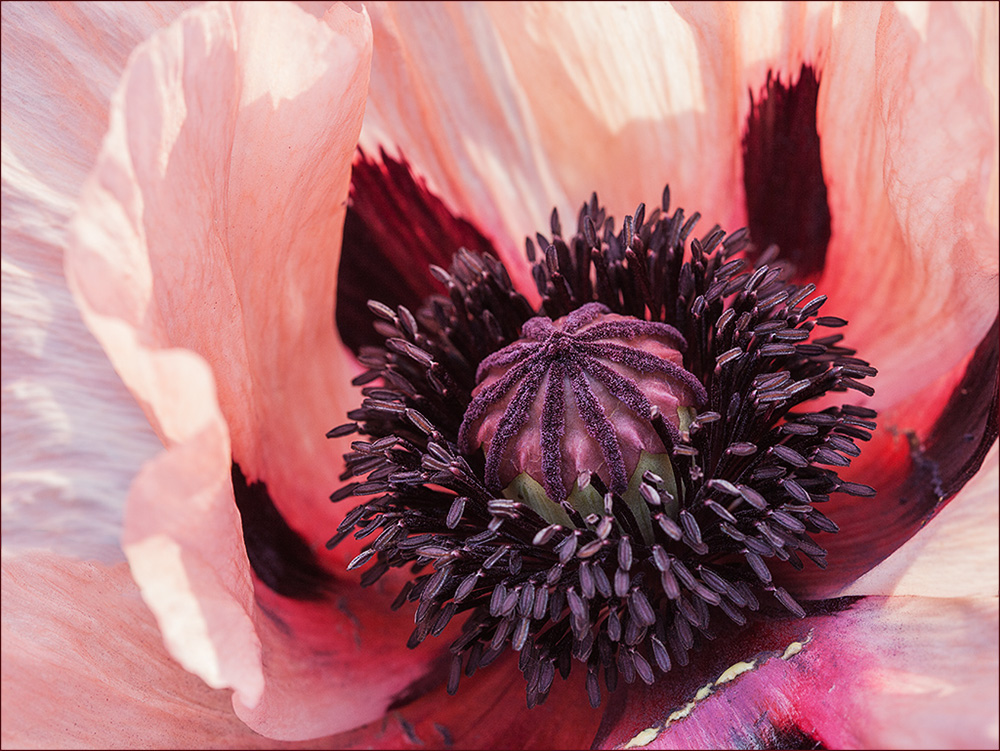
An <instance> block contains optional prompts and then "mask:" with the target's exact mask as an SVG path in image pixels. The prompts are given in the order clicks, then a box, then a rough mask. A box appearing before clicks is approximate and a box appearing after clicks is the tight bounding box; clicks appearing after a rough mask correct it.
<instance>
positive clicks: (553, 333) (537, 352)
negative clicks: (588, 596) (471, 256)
mask: <svg viewBox="0 0 1000 751" xmlns="http://www.w3.org/2000/svg"><path fill="white" fill-rule="evenodd" d="M684 348H685V342H684V338H683V337H682V336H681V335H680V333H679V332H678V331H677V330H676V329H674V328H673V327H672V326H668V325H667V324H664V323H656V322H651V321H645V320H640V319H636V318H630V317H626V316H621V315H617V314H614V313H612V312H611V311H610V310H609V309H608V308H607V307H605V306H604V305H602V304H600V303H588V304H586V305H583V306H581V307H580V308H578V309H576V310H574V311H573V312H572V313H570V314H569V315H567V316H565V317H563V318H560V319H558V320H556V321H551V320H550V319H548V318H546V317H544V316H539V317H536V318H532V319H530V320H528V321H527V322H525V324H524V326H523V327H522V338H521V339H519V340H518V341H516V342H514V343H513V344H511V345H509V346H507V347H504V348H503V349H501V350H499V351H497V352H495V353H493V354H492V355H490V356H489V357H487V358H486V359H484V360H483V361H482V363H481V364H480V366H479V370H478V373H477V380H478V382H479V383H478V386H477V387H476V389H475V391H473V399H472V402H471V403H470V404H469V407H468V409H467V410H466V413H465V417H464V419H463V421H462V425H461V428H460V430H459V435H458V445H459V448H460V449H461V450H462V451H464V452H466V453H472V452H474V451H476V450H477V449H478V448H480V447H482V448H483V450H484V451H485V454H486V470H485V480H486V483H487V485H488V486H489V487H490V488H491V489H492V490H494V491H495V492H496V491H500V490H502V489H503V488H505V487H506V486H508V485H509V484H510V483H511V482H512V481H513V480H514V479H515V478H516V477H517V476H518V475H520V474H522V473H526V474H527V475H529V476H530V477H532V478H533V479H535V480H536V481H537V482H539V483H541V485H542V486H543V487H544V489H545V492H546V494H547V495H548V497H549V498H550V499H552V500H553V501H555V502H557V503H559V502H562V501H564V500H566V498H567V497H568V495H569V493H570V490H571V489H572V488H573V484H574V482H575V481H576V478H577V477H578V476H579V475H580V473H582V472H585V471H586V472H591V473H593V474H596V475H598V476H599V477H601V478H602V479H603V480H604V482H605V483H606V484H607V486H608V488H609V489H610V490H612V491H613V492H615V493H622V492H624V491H625V489H626V488H627V486H628V483H629V478H630V476H631V473H632V472H633V471H634V470H635V468H636V466H637V463H638V461H639V456H640V454H641V452H642V451H648V452H650V453H654V454H661V453H665V452H666V447H665V446H664V445H663V441H662V439H661V438H660V436H659V433H658V432H657V430H656V427H655V426H654V424H653V418H654V416H655V415H656V414H660V415H662V416H663V418H664V421H665V422H666V424H667V426H668V429H669V430H671V432H672V433H674V434H675V435H679V432H680V427H681V417H680V413H679V412H678V410H679V409H680V410H683V409H685V408H691V407H697V406H700V405H702V404H703V403H704V401H705V399H706V393H705V388H704V386H703V385H702V384H701V382H700V381H699V380H698V379H697V378H695V377H694V376H693V375H692V374H691V373H689V372H688V371H687V370H685V369H684V367H683V364H682V352H683V350H684Z"/></svg>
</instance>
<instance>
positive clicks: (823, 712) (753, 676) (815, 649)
mask: <svg viewBox="0 0 1000 751" xmlns="http://www.w3.org/2000/svg"><path fill="white" fill-rule="evenodd" d="M842 606H843V605H841V607H842ZM834 610H835V611H836V612H829V613H827V614H823V613H820V612H817V613H815V614H813V615H810V616H808V617H807V618H805V619H804V620H802V621H780V622H779V621H776V622H771V623H770V624H766V623H765V624H760V626H758V627H755V629H754V631H753V635H752V637H751V638H745V639H733V640H727V641H728V643H726V644H719V642H718V641H717V642H716V643H715V644H714V645H713V646H712V647H711V648H710V649H703V650H701V652H700V654H699V656H698V658H697V659H698V664H697V667H694V668H693V669H692V668H688V669H687V671H686V673H693V674H695V676H697V675H703V676H708V680H707V681H706V682H704V683H703V684H699V683H696V682H692V681H690V680H687V679H686V678H685V679H682V680H680V681H676V682H671V681H670V680H665V681H662V682H660V683H657V684H654V685H653V686H651V687H645V686H641V685H633V686H631V687H629V691H628V696H627V697H623V699H622V705H621V706H620V709H619V711H618V712H615V711H609V712H608V713H607V714H606V715H605V722H604V724H603V726H602V728H601V731H600V732H599V733H598V735H597V740H596V743H595V745H596V746H601V747H605V746H613V747H616V748H650V749H653V748H808V747H816V746H817V744H822V747H825V748H995V747H996V744H997V728H998V724H997V721H998V716H997V698H998V689H997V683H996V672H997V668H998V665H997V658H998V649H997V647H998V644H997V626H998V610H997V600H996V598H994V597H987V598H969V599H950V600H944V599H940V598H920V597H893V598H866V599H863V600H860V601H858V602H855V603H854V604H853V605H850V606H849V607H848V608H847V609H839V608H834ZM708 652H712V653H713V654H711V655H708V654H706V653H708ZM789 744H791V745H789Z"/></svg>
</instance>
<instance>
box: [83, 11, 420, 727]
mask: <svg viewBox="0 0 1000 751" xmlns="http://www.w3.org/2000/svg"><path fill="white" fill-rule="evenodd" d="M370 33H371V32H370V26H369V23H368V19H367V15H366V14H364V13H363V12H361V13H355V12H354V11H351V10H349V9H347V8H346V7H343V6H340V7H336V8H334V9H332V10H331V11H330V13H329V14H328V15H327V16H326V17H325V19H324V20H316V19H315V18H312V17H310V16H308V15H307V14H305V13H303V12H302V11H300V10H298V9H296V8H295V7H293V6H282V5H256V4H248V5H228V4H219V5H211V6H206V7H203V8H199V9H197V10H196V11H192V12H189V13H187V14H185V15H184V16H183V17H182V18H181V19H179V20H178V22H177V23H175V24H174V25H172V26H171V27H169V28H168V29H166V30H165V31H164V32H161V33H160V34H157V35H156V36H154V37H153V38H152V39H151V40H150V41H149V42H147V43H146V44H144V45H143V46H142V47H141V48H140V49H139V50H138V51H137V52H136V53H135V54H134V55H133V57H132V59H131V60H130V62H129V67H128V69H127V71H126V73H125V76H124V79H123V81H122V84H121V87H120V88H119V90H118V92H117V94H116V95H115V98H114V100H113V105H112V112H111V120H110V131H109V134H108V136H107V138H106V140H105V143H104V147H103V149H102V152H101V156H100V158H99V161H98V165H97V167H96V169H95V171H94V172H93V174H92V176H91V178H90V179H89V180H88V182H87V184H86V186H85V188H84V192H83V195H82V198H81V210H80V213H79V214H78V216H77V219H76V221H75V223H74V243H73V246H72V249H71V252H70V254H69V258H68V262H67V269H68V275H69V278H70V280H71V284H72V286H73V288H74V291H75V293H76V294H77V297H78V300H79V302H80V305H81V308H82V309H83V311H84V317H85V320H87V322H88V324H89V325H90V327H91V328H92V330H93V331H94V332H95V334H96V335H97V337H98V339H99V340H100V341H101V342H102V344H103V345H104V347H105V349H106V350H107V351H108V353H109V356H110V357H111V360H112V362H113V363H114V364H115V366H116V368H117V370H118V371H119V373H120V374H121V376H122V379H123V380H124V381H125V383H126V385H127V386H128V387H129V389H130V390H131V391H132V392H133V394H134V395H135V396H136V398H137V400H138V401H139V402H140V404H141V405H142V406H143V409H144V410H145V412H146V414H147V416H148V417H149V419H150V422H151V423H152V424H153V426H154V427H155V429H156V431H157V433H158V435H159V436H160V437H161V439H162V440H163V441H164V443H165V444H166V446H167V450H166V452H164V453H163V454H161V455H159V456H158V457H156V458H155V459H154V460H153V461H152V462H150V463H149V464H148V465H147V466H146V467H145V468H144V469H143V471H142V473H141V474H140V476H139V477H138V478H137V479H136V482H135V483H134V485H133V487H132V490H131V493H130V496H129V500H128V506H127V518H126V530H125V536H124V546H125V550H126V555H127V556H128V558H129V562H130V564H131V565H132V570H133V572H134V574H135V576H136V580H137V581H138V582H139V584H140V588H141V590H142V592H143V596H144V597H145V598H146V600H147V602H148V603H149V605H150V608H151V609H152V610H153V611H154V614H155V615H156V617H157V619H158V621H159V623H160V625H161V628H162V630H163V632H164V635H165V638H166V642H167V645H168V648H169V649H170V650H171V653H172V654H173V655H174V656H175V657H176V658H177V659H178V660H179V661H180V662H181V663H182V664H184V665H185V667H187V668H188V669H190V670H192V671H194V672H196V673H197V674H198V675H200V676H202V677H203V678H204V679H205V680H206V682H208V683H209V684H210V685H212V686H217V687H221V686H230V687H233V688H234V689H235V690H236V693H235V696H234V704H235V706H236V710H237V712H238V713H239V714H241V716H243V717H245V718H246V719H247V720H248V721H249V722H251V723H252V724H253V726H255V727H258V728H260V729H261V730H262V731H264V732H266V733H268V734H269V735H270V736H271V737H280V738H288V739H295V738H308V737H316V736H318V735H322V734H323V733H324V732H333V731H336V730H343V729H345V728H349V727H353V726H355V725H357V724H360V723H363V722H365V721H368V720H370V719H372V718H374V717H377V716H379V715H381V713H382V712H383V711H384V710H385V708H386V706H388V704H389V703H390V701H391V700H392V697H393V696H394V695H395V694H396V693H397V692H398V691H400V690H401V689H402V688H404V687H405V686H406V685H407V684H408V683H409V682H410V681H411V680H413V679H414V677H416V676H417V675H419V674H420V673H421V672H422V671H423V670H424V667H423V664H424V661H425V660H427V659H430V657H429V656H428V655H420V656H415V657H412V658H409V659H407V656H406V655H405V654H403V652H404V650H403V647H402V646H400V648H399V650H398V653H397V654H395V655H394V663H395V666H396V668H397V669H395V670H394V671H392V672H391V673H388V672H384V671H383V672H378V673H372V672H370V671H368V670H367V666H362V665H361V664H360V663H357V662H356V663H355V666H354V667H350V665H351V664H352V663H351V662H350V660H349V659H347V658H346V657H345V659H344V661H343V664H344V665H345V667H344V669H343V670H342V671H341V672H340V673H339V674H336V673H332V672H331V670H330V664H336V663H337V661H338V658H340V657H341V656H342V654H343V655H347V654H348V653H350V651H351V650H353V649H355V647H354V645H353V644H350V643H344V642H343V641H342V640H340V639H339V634H341V633H342V632H343V623H344V622H345V620H348V616H347V615H345V614H344V613H343V612H341V611H339V610H338V609H337V607H336V600H335V599H333V600H329V601H325V602H324V603H323V605H322V606H320V605H316V606H315V607H314V606H312V605H305V604H303V605H302V606H301V607H302V611H301V612H300V611H296V605H295V604H294V603H292V602H291V601H288V602H285V603H284V604H283V605H282V607H281V612H280V616H281V618H282V619H283V620H284V621H285V622H286V623H294V624H296V628H297V629H298V630H299V631H301V630H303V629H305V628H307V627H311V628H312V629H313V630H314V631H316V632H322V633H323V634H324V638H322V639H320V638H314V639H312V640H311V641H309V642H308V643H309V644H310V647H311V651H312V653H313V654H314V655H316V654H317V653H325V655H324V656H321V657H316V659H315V660H313V661H312V662H311V663H310V662H309V661H308V660H306V659H304V658H300V659H298V660H296V661H294V662H289V661H285V660H283V659H279V658H276V657H273V655H275V654H280V653H281V652H282V651H283V650H287V649H290V648H291V647H290V646H289V645H288V644H286V643H283V642H289V641H290V640H292V641H294V640H295V639H296V638H298V636H297V633H296V631H295V630H285V631H282V630H280V629H275V628H273V624H272V623H271V621H270V619H271V615H270V614H269V612H268V609H267V607H266V605H261V604H259V603H255V600H254V581H253V579H252V577H251V572H250V568H249V564H248V562H247V557H246V551H245V548H244V543H243V537H242V531H241V528H240V519H239V514H238V512H237V510H236V506H235V504H234V498H233V487H232V483H231V479H230V477H231V475H230V472H231V463H232V462H233V461H235V462H237V463H238V464H239V465H240V467H241V469H242V471H243V473H244V474H245V475H246V477H247V480H248V481H250V482H257V481H261V482H264V483H266V484H267V487H268V490H269V492H270V495H271V498H272V499H273V502H274V504H275V506H276V507H277V508H278V510H279V511H280V512H281V514H282V516H283V517H284V518H285V519H286V520H287V522H288V523H289V525H290V526H291V527H292V528H293V529H295V530H297V531H298V532H299V533H300V534H301V535H303V536H304V537H305V538H306V540H307V541H309V542H310V543H311V544H312V545H313V546H314V547H316V548H321V547H322V544H323V543H325V541H326V539H327V538H328V537H329V536H330V535H331V534H332V533H333V531H334V530H335V529H336V523H337V518H338V517H337V514H336V513H335V512H334V510H333V509H332V508H330V506H329V504H328V503H327V502H326V496H327V495H328V494H329V492H330V489H331V488H335V487H336V486H337V484H338V483H337V479H336V478H337V475H338V474H339V472H340V468H341V460H340V456H339V454H338V451H337V448H338V447H336V446H334V445H332V444H331V443H330V442H329V441H327V440H326V439H325V437H324V434H325V432H326V430H328V429H329V428H330V427H331V426H332V425H333V424H336V421H338V420H339V419H340V418H339V415H341V414H343V412H344V411H345V410H346V405H347V403H349V402H350V401H353V394H351V393H350V390H349V389H348V388H345V384H347V383H348V382H349V380H350V375H351V373H352V370H353V367H354V366H353V365H351V363H350V362H349V361H348V359H347V358H346V356H345V350H344V349H343V347H342V346H341V344H340V342H339V340H338V339H337V336H336V332H335V330H334V328H333V325H332V314H333V303H334V291H335V274H336V266H337V255H338V252H339V238H340V232H341V224H342V222H343V216H344V208H343V204H344V200H345V199H346V195H347V186H348V178H349V172H350V164H351V157H352V155H353V153H354V148H355V144H356V138H357V134H358V131H359V129H360V124H361V116H362V112H363V106H364V97H365V93H366V90H367V88H366V84H367V77H368V64H369V56H370V49H371V36H370ZM258 589H261V588H260V587H258ZM270 594H271V593H269V592H267V591H266V589H262V590H261V592H260V596H261V597H262V598H266V597H268V596H270ZM307 610H308V613H306V611H307ZM370 627H371V628H374V629H378V628H379V626H378V625H374V624H373V625H371V626H370ZM390 633H394V632H392V630H391V629H390ZM400 641H402V640H400ZM397 657H398V659H395V658H397ZM262 660H263V664H262ZM324 676H325V677H326V678H327V679H328V680H327V682H326V683H324ZM296 686H298V687H299V688H300V690H299V691H295V690H293V688H294V687H296ZM302 686H310V687H311V688H312V690H311V691H310V690H305V691H303V690H301V687H302ZM318 686H325V688H323V690H320V689H319V688H317V687H318ZM362 689H363V690H362ZM355 694H361V695H364V696H365V702H364V703H363V704H362V703H358V704H357V705H356V707H355V709H356V711H353V712H347V713H344V712H340V711H337V710H336V707H337V706H338V704H340V703H342V702H348V703H349V702H350V701H352V699H351V698H350V697H351V696H353V695H355Z"/></svg>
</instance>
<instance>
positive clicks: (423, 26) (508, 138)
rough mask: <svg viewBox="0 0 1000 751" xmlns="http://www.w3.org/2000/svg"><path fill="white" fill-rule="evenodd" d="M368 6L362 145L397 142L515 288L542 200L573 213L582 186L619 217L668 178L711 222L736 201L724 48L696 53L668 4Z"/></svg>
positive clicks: (542, 220) (527, 286) (546, 208)
mask: <svg viewBox="0 0 1000 751" xmlns="http://www.w3.org/2000/svg"><path fill="white" fill-rule="evenodd" d="M371 12H372V21H373V26H374V30H375V56H374V58H373V67H372V86H371V99H370V101H369V105H368V111H367V113H366V116H365V128H364V131H363V133H362V144H363V145H365V147H366V149H368V150H369V151H370V152H374V151H375V150H376V148H377V147H378V146H384V147H386V149H387V150H389V151H390V153H393V152H395V150H397V149H398V150H399V151H401V152H402V154H403V155H404V156H405V157H406V158H407V159H408V160H409V161H410V162H411V163H412V164H413V165H414V166H415V168H416V169H417V170H418V171H419V172H420V174H422V175H424V176H426V177H427V179H428V181H429V183H430V185H431V188H432V190H434V191H435V192H436V193H438V194H439V195H441V196H442V198H444V200H445V201H446V202H447V203H448V204H449V205H450V206H452V207H454V209H455V210H456V211H457V212H458V213H459V214H460V215H462V216H465V217H467V218H469V219H470V220H472V221H474V222H475V223H476V224H477V225H478V226H480V227H481V228H482V229H483V230H484V231H485V232H486V233H487V234H488V235H489V236H491V237H492V238H493V239H494V241H495V243H496V244H497V247H498V251H499V252H500V254H501V256H502V257H503V258H504V260H505V261H507V262H508V265H509V266H510V267H511V270H512V275H513V276H514V277H515V280H516V281H517V283H518V285H519V287H520V288H521V289H522V290H523V291H525V292H526V293H531V290H533V285H532V282H531V278H530V276H529V275H528V274H527V263H526V262H525V259H524V256H523V251H522V243H523V238H524V237H525V236H526V235H533V234H534V232H535V231H536V230H540V231H544V232H546V233H547V232H548V226H549V214H550V213H551V211H552V207H553V206H555V207H557V208H558V209H559V211H560V213H561V215H562V216H563V223H564V225H565V226H573V225H574V224H575V221H576V214H577V211H578V209H579V207H580V204H581V203H582V202H583V201H585V200H587V199H588V198H589V196H590V192H591V191H593V190H596V191H597V192H598V194H599V196H600V197H601V199H602V201H603V202H604V203H605V204H606V205H607V206H608V207H609V209H610V210H611V211H612V213H614V214H616V215H618V216H621V215H623V214H624V213H625V212H631V211H632V210H634V209H635V207H636V205H637V204H638V203H639V202H640V201H645V202H647V204H651V205H655V204H657V203H658V202H659V199H660V195H661V192H662V190H663V185H664V183H665V182H667V181H669V182H670V183H671V186H672V190H673V195H674V196H675V198H674V203H675V204H678V203H683V204H684V205H685V206H686V207H688V208H689V210H691V211H694V210H696V209H701V210H703V211H704V212H705V213H706V214H707V215H709V216H713V217H716V216H717V217H718V221H720V222H725V221H728V220H729V218H730V216H732V215H733V214H734V213H735V215H736V216H739V215H740V214H741V209H736V210H735V212H734V211H733V209H732V207H733V206H734V205H736V204H737V203H739V202H733V201H730V200H729V195H730V193H729V191H730V190H731V188H732V186H733V185H734V184H735V178H736V176H737V173H736V169H737V156H738V153H739V145H738V133H737V123H736V118H735V116H734V107H735V102H736V99H735V96H734V95H733V92H732V91H731V90H730V88H729V86H728V83H730V78H729V76H730V71H729V67H728V65H727V59H719V60H709V61H707V62H704V61H701V60H700V59H699V57H698V36H699V34H700V33H701V32H700V31H699V30H693V29H692V28H690V27H689V26H688V24H686V23H685V22H684V21H683V19H681V18H680V16H679V15H678V14H677V12H676V11H674V10H673V9H671V8H670V7H669V6H667V5H655V6H654V5H633V6H629V7H624V6H617V5H611V4H607V5H600V4H595V5H589V4H586V5H585V4H561V3H551V4H542V3H516V4H514V3H511V4H504V5H500V4H496V5H490V4H486V5H483V6H479V5H471V4H468V5H467V4H440V5H432V4H423V3H399V4H396V3H384V4H383V3H376V4H374V5H373V6H372V7H371ZM616 48H623V49H627V50H628V51H629V54H614V53H613V51H614V50H615V49H616ZM399 92H406V95H405V96H401V95H400V93H399ZM720 152H721V153H720ZM711 221H715V218H713V219H711Z"/></svg>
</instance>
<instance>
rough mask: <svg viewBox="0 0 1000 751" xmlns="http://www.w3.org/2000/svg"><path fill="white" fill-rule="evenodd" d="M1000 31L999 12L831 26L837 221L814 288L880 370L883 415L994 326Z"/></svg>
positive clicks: (881, 15) (877, 11)
mask: <svg viewBox="0 0 1000 751" xmlns="http://www.w3.org/2000/svg"><path fill="white" fill-rule="evenodd" d="M970 16H974V17H970ZM996 26H997V6H996V5H995V4H993V3H986V4H983V5H981V6H978V11H974V12H971V13H970V12H966V11H960V10H959V9H957V8H956V7H955V6H952V5H949V4H937V3H932V4H928V5H924V6H894V5H885V6H873V5H867V4H848V5H845V6H842V7H839V8H838V10H837V12H836V13H835V17H834V34H833V37H832V43H831V46H830V48H829V50H828V51H827V57H826V61H825V64H824V66H823V71H822V82H823V83H822V87H823V90H822V91H821V94H820V101H819V113H818V128H819V132H820V136H821V138H822V148H823V162H824V166H825V169H826V175H827V185H828V189H829V201H830V209H831V214H832V216H833V237H832V240H831V244H830V249H829V252H828V254H827V265H826V270H825V273H824V276H823V278H822V280H821V282H820V288H821V290H822V291H823V292H824V293H825V294H827V295H828V296H829V298H830V300H829V302H828V303H827V305H826V307H825V308H824V311H826V312H830V313H832V314H836V315H842V316H844V317H847V318H849V319H850V320H851V325H850V327H849V329H848V330H847V332H848V335H849V337H850V341H851V342H852V343H853V344H854V345H855V346H859V347H861V349H862V351H863V356H864V357H865V358H866V359H868V360H870V361H871V362H872V363H873V364H874V365H875V366H876V367H878V368H879V370H880V376H879V378H878V380H877V381H876V383H875V387H876V395H875V397H874V398H873V400H872V404H873V406H876V407H878V408H884V407H886V406H888V405H891V404H893V403H894V402H895V401H897V400H899V399H900V398H903V397H905V396H906V395H907V394H910V393H914V392H916V391H918V390H919V389H921V388H923V387H925V386H927V385H928V384H931V383H933V382H934V381H935V380H936V379H938V378H940V377H941V376H943V375H944V374H946V373H947V372H948V371H949V370H951V369H952V368H954V367H955V365H956V364H957V363H959V362H960V361H961V360H962V358H963V357H964V356H965V355H966V354H967V353H968V352H970V351H971V350H972V349H974V348H975V346H976V344H977V343H978V342H979V341H980V340H981V339H982V337H983V335H984V334H985V333H986V331H987V330H988V329H989V327H990V325H991V323H992V322H993V319H994V318H995V316H996V314H997V264H998V258H997V242H998V232H997V207H996V206H997V188H996V185H997V171H998V168H997V151H998V147H997V93H996V85H997V84H996V68H997V65H998V59H997V38H996ZM988 71H991V72H988Z"/></svg>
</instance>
